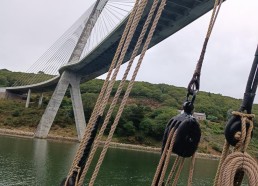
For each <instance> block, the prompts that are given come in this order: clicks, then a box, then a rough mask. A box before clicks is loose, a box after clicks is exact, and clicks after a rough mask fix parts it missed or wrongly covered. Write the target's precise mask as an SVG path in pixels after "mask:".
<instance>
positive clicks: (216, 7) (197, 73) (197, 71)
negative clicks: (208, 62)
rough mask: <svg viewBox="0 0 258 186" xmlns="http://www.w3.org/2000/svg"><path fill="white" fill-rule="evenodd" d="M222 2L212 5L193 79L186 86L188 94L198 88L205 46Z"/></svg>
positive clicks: (218, 1)
mask: <svg viewBox="0 0 258 186" xmlns="http://www.w3.org/2000/svg"><path fill="white" fill-rule="evenodd" d="M222 2H223V0H216V1H215V3H214V7H213V11H212V15H211V18H210V22H209V26H208V30H207V33H206V37H205V40H204V42H203V46H202V50H201V54H200V57H199V60H198V62H197V64H196V67H195V71H194V74H193V77H192V79H191V80H190V82H189V84H188V92H189V93H192V94H193V92H192V91H193V88H194V89H196V91H198V90H199V88H200V82H199V79H200V75H201V69H202V64H203V61H204V56H205V52H206V48H207V45H208V42H209V39H210V35H211V32H212V29H213V27H214V25H215V22H216V19H217V16H218V14H219V10H220V7H221V4H222Z"/></svg>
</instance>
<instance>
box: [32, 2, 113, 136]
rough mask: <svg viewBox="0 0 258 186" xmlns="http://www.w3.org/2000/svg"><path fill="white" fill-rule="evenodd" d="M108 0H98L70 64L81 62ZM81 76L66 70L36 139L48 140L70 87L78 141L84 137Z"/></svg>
mask: <svg viewBox="0 0 258 186" xmlns="http://www.w3.org/2000/svg"><path fill="white" fill-rule="evenodd" d="M107 2H108V0H97V1H96V3H95V5H94V7H93V9H92V12H91V14H90V15H89V17H88V20H86V23H85V26H84V29H83V31H82V33H81V35H80V37H79V39H78V42H77V44H76V46H75V48H74V50H73V52H72V55H71V57H70V59H69V61H68V63H76V62H78V61H79V60H80V57H81V54H82V52H83V49H84V47H85V45H86V43H87V40H88V39H89V37H90V34H91V32H92V29H93V27H94V25H95V24H96V22H97V20H98V18H99V16H100V14H101V12H102V10H103V9H104V7H105V5H106V4H107ZM81 78H82V77H81V76H80V75H78V74H75V73H74V72H70V71H67V70H65V71H64V72H63V73H62V75H61V77H60V79H59V82H58V84H57V86H56V89H55V91H54V93H53V95H52V97H51V99H50V101H49V103H48V106H47V108H46V110H45V112H44V114H43V116H42V118H41V120H40V122H39V124H38V127H37V129H36V132H35V135H34V137H36V138H47V135H48V133H49V130H50V128H51V126H52V124H53V122H54V119H55V116H56V114H57V111H58V109H59V107H60V105H61V103H62V100H63V98H64V95H65V93H66V90H67V89H68V87H69V86H70V93H71V99H72V104H73V111H74V118H75V124H76V129H77V134H78V140H79V141H80V140H81V139H82V137H83V134H84V130H85V128H86V121H85V116H84V110H83V104H82V98H81V91H80V80H81Z"/></svg>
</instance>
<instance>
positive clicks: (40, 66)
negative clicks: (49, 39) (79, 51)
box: [12, 6, 93, 87]
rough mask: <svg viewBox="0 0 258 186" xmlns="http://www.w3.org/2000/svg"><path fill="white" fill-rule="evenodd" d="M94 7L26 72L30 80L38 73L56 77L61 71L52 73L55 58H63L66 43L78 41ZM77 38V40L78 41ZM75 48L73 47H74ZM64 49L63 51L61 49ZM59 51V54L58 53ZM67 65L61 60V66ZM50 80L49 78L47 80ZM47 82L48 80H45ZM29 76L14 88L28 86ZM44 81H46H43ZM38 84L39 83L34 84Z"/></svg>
mask: <svg viewBox="0 0 258 186" xmlns="http://www.w3.org/2000/svg"><path fill="white" fill-rule="evenodd" d="M92 9H93V6H92V7H90V8H89V9H88V10H87V11H86V12H85V13H84V14H83V15H82V16H81V17H80V18H79V19H78V20H77V21H76V22H75V23H74V24H73V25H72V26H71V27H70V28H69V29H68V30H67V31H66V32H65V33H64V34H63V35H62V36H61V37H60V38H59V39H58V40H57V41H56V42H55V43H54V44H53V45H52V46H51V47H50V48H49V49H48V50H47V51H46V52H45V53H44V54H43V55H42V56H41V57H40V58H39V59H38V60H37V61H36V62H35V63H34V64H33V65H32V66H31V67H30V68H29V69H28V70H27V71H26V72H27V73H31V76H30V77H29V78H30V79H33V78H35V77H36V75H37V73H38V72H40V71H41V72H44V74H52V75H55V74H56V73H57V69H59V67H60V66H58V67H57V69H56V71H55V72H54V73H51V69H53V68H52V67H53V65H55V63H56V60H53V58H54V56H61V55H62V52H61V53H60V51H62V50H64V48H66V47H67V46H64V45H65V43H67V41H68V40H70V41H71V40H74V44H73V45H74V46H75V44H76V42H77V40H78V36H77V35H78V34H79V35H80V30H81V31H82V28H83V27H82V24H84V22H85V20H87V19H88V17H89V14H90V12H91V11H92ZM76 38H77V39H76ZM74 46H73V47H74ZM60 48H63V49H60ZM58 51H59V52H58ZM71 52H72V50H70V52H68V51H66V52H63V54H65V53H66V54H67V53H70V55H71ZM64 63H67V60H65V61H64V60H61V65H62V64H64ZM47 79H49V78H47ZM45 80H46V78H45ZM27 81H28V75H26V74H24V75H22V76H21V77H20V79H19V80H18V81H16V82H15V83H14V84H13V85H12V86H13V87H14V86H23V85H26V84H28V82H27ZM43 81H44V79H43ZM33 83H38V82H33Z"/></svg>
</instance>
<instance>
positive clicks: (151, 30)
mask: <svg viewBox="0 0 258 186" xmlns="http://www.w3.org/2000/svg"><path fill="white" fill-rule="evenodd" d="M165 3H166V0H162V1H161V3H160V6H159V9H158V11H157V13H156V16H155V18H154V21H153V24H152V26H151V29H150V31H149V34H148V36H147V39H146V42H145V44H144V46H143V49H142V53H141V55H140V58H139V60H138V63H137V65H136V68H135V70H134V73H133V75H132V78H131V80H130V82H129V85H128V87H127V90H126V92H125V95H124V98H123V100H122V103H121V105H120V107H119V110H118V112H117V115H116V118H115V120H114V123H113V125H112V126H111V130H110V132H109V135H108V138H107V140H106V142H105V145H104V147H103V150H102V152H101V155H100V158H99V161H98V163H97V165H96V167H95V170H94V173H93V175H92V178H91V180H90V184H89V185H93V184H94V181H95V179H96V177H97V174H98V171H99V168H100V166H101V164H102V162H103V159H104V157H105V154H106V152H107V149H108V147H109V144H110V142H111V139H112V136H113V134H114V131H115V129H116V126H117V124H118V121H119V119H120V117H121V115H122V112H123V109H124V107H125V104H126V101H127V99H128V97H129V94H130V92H131V89H132V87H133V84H134V81H135V78H136V76H137V73H138V71H139V69H140V66H141V63H142V61H143V58H144V55H145V53H146V51H147V49H148V46H149V44H150V41H151V39H152V36H153V34H154V31H155V29H156V26H157V24H158V20H159V18H160V16H161V13H162V11H163V9H164V7H165Z"/></svg>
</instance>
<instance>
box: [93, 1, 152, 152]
mask: <svg viewBox="0 0 258 186" xmlns="http://www.w3.org/2000/svg"><path fill="white" fill-rule="evenodd" d="M154 4H155V6H154V7H152V8H151V11H150V12H152V13H151V14H149V15H148V18H147V20H146V22H145V25H144V26H143V30H142V32H141V34H140V36H139V39H138V41H137V44H136V46H135V49H134V51H133V53H132V56H131V59H130V61H129V62H128V66H127V69H126V71H125V73H124V76H123V78H122V81H121V82H120V85H119V87H118V89H117V92H116V94H115V96H114V98H113V101H112V103H111V105H110V108H109V110H108V113H107V115H106V117H105V120H104V123H103V126H105V128H106V126H107V124H108V122H109V119H110V117H111V114H112V113H113V110H114V108H115V106H116V103H117V101H118V98H119V95H120V93H121V91H122V89H123V86H124V83H125V81H126V78H127V75H128V73H129V71H130V69H131V66H132V63H133V60H134V58H135V57H136V55H137V52H138V50H139V48H140V45H141V43H142V41H143V38H144V35H145V33H146V31H147V28H148V25H149V23H150V21H151V18H152V15H153V12H154V10H155V8H156V6H157V2H156V3H154ZM134 25H137V23H134ZM126 49H127V48H126ZM121 56H122V57H123V56H124V55H123V54H121ZM118 63H119V65H121V63H122V60H120V61H119V62H118ZM116 70H117V69H116ZM117 73H118V71H115V72H114V74H115V75H116V74H117ZM114 82H115V81H114ZM111 91H112V89H109V90H108V91H107V92H108V93H107V94H109V95H110V93H111ZM105 128H104V127H103V128H102V130H100V132H99V135H103V132H104V130H103V129H105ZM99 140H100V137H98V138H97V139H96V143H99V142H98V141H99ZM92 153H95V149H92Z"/></svg>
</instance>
